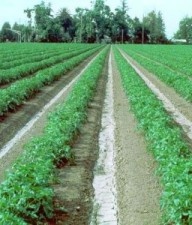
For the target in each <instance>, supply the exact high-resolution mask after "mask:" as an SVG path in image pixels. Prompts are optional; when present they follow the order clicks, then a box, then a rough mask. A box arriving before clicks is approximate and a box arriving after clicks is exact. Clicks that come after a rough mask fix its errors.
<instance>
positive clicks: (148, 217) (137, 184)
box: [114, 68, 161, 225]
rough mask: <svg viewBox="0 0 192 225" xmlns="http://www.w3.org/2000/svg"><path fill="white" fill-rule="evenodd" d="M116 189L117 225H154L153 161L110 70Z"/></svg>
mask: <svg viewBox="0 0 192 225" xmlns="http://www.w3.org/2000/svg"><path fill="white" fill-rule="evenodd" d="M114 71H115V73H114V97H115V98H114V109H115V122H116V131H115V140H116V186H117V203H118V218H119V224H120V225H127V224H129V225H157V224H159V219H160V215H161V213H160V208H159V198H160V193H161V190H160V186H159V183H158V179H157V177H155V175H154V171H155V167H156V165H155V162H154V159H153V158H152V156H151V155H150V154H149V153H148V152H147V144H146V142H145V140H144V137H143V135H142V133H140V132H139V131H138V129H137V121H136V120H135V118H134V115H133V113H132V112H131V110H130V104H129V102H128V100H127V96H126V95H125V93H124V91H123V88H122V84H121V80H120V75H119V74H118V72H117V71H116V69H115V68H114Z"/></svg>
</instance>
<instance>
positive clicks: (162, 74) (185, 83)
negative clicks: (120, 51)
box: [124, 48, 192, 102]
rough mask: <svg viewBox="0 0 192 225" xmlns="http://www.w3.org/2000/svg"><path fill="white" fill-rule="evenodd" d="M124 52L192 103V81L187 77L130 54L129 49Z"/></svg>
mask: <svg viewBox="0 0 192 225" xmlns="http://www.w3.org/2000/svg"><path fill="white" fill-rule="evenodd" d="M124 51H125V52H126V53H127V54H129V55H130V56H131V57H132V58H133V59H135V60H136V61H137V62H138V63H139V64H140V65H142V66H143V67H144V68H146V69H147V70H148V71H149V72H151V73H153V74H154V75H156V76H157V77H158V78H159V79H160V80H162V81H163V82H165V83H166V84H167V85H168V86H170V87H172V88H174V89H175V91H176V92H177V93H179V94H180V95H181V96H182V97H184V98H185V99H186V100H188V101H190V102H192V79H189V78H188V77H187V76H182V75H180V74H178V73H176V72H174V71H172V70H170V69H168V68H166V67H164V66H163V65H161V64H157V63H155V62H153V61H151V60H147V59H146V58H143V57H142V56H140V55H137V54H135V53H134V52H130V51H129V50H128V49H127V48H124Z"/></svg>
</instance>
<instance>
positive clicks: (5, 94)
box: [0, 47, 101, 116]
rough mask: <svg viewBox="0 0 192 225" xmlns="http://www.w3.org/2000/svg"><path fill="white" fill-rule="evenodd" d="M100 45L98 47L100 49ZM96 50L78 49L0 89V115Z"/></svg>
mask: <svg viewBox="0 0 192 225" xmlns="http://www.w3.org/2000/svg"><path fill="white" fill-rule="evenodd" d="M100 48H101V47H99V49H100ZM96 51H98V48H95V49H91V50H89V51H87V50H86V52H84V53H82V51H81V54H80V52H79V51H77V52H76V53H75V55H77V54H78V55H77V56H75V57H72V54H74V53H71V54H70V56H71V57H72V58H70V59H68V60H66V61H65V62H62V63H60V64H56V65H55V66H52V67H50V68H47V69H44V70H41V71H39V72H38V73H37V74H36V75H35V76H32V77H30V78H25V79H22V80H18V81H16V82H14V83H13V84H12V85H10V86H9V87H7V88H6V89H0V96H1V98H0V115H1V116H3V115H4V114H5V113H6V112H7V111H9V110H10V109H11V110H13V109H15V107H17V106H19V105H21V104H22V103H23V102H24V101H25V100H26V99H28V98H30V97H31V96H32V95H34V94H35V93H36V92H38V91H39V90H40V89H41V88H42V87H43V86H45V85H48V84H50V83H52V82H53V81H54V80H57V79H59V78H60V77H61V76H62V75H64V74H65V73H66V72H67V71H69V70H71V69H73V68H74V67H75V66H76V65H78V64H79V63H81V62H82V61H83V60H84V59H86V58H88V57H89V56H91V55H92V54H94V53H95V52H96Z"/></svg>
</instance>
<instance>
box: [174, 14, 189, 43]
mask: <svg viewBox="0 0 192 225" xmlns="http://www.w3.org/2000/svg"><path fill="white" fill-rule="evenodd" d="M174 38H176V39H185V40H186V41H187V43H190V42H192V17H188V16H186V17H184V18H183V19H182V20H181V21H180V23H179V30H178V31H177V32H176V33H175V34H174Z"/></svg>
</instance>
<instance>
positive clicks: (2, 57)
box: [0, 43, 84, 63]
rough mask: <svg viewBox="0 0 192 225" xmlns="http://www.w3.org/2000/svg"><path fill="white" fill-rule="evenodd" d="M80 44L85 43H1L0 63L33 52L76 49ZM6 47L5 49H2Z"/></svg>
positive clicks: (26, 55)
mask: <svg viewBox="0 0 192 225" xmlns="http://www.w3.org/2000/svg"><path fill="white" fill-rule="evenodd" d="M78 46H82V47H83V46H84V45H83V44H79V45H75V44H73V45H72V44H58V45H56V44H51V45H50V44H39V43H27V44H25V43H22V44H0V52H1V54H0V63H2V62H7V61H12V60H15V59H18V58H19V57H20V56H25V57H28V56H30V55H31V54H34V52H36V53H39V54H41V53H46V52H47V51H48V52H50V51H55V52H57V51H61V50H63V51H65V50H70V49H71V48H72V49H74V48H75V47H77V48H78ZM2 49H4V50H2Z"/></svg>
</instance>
